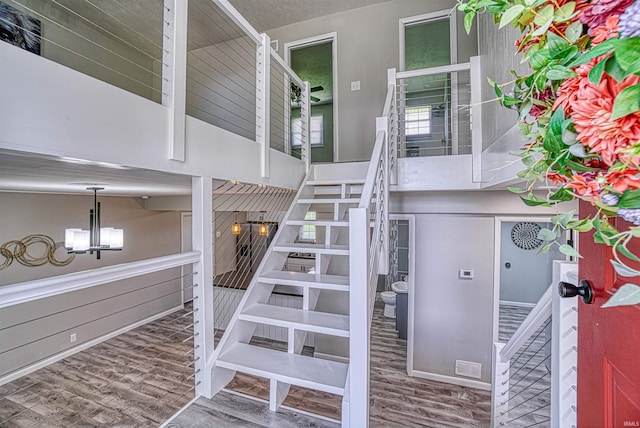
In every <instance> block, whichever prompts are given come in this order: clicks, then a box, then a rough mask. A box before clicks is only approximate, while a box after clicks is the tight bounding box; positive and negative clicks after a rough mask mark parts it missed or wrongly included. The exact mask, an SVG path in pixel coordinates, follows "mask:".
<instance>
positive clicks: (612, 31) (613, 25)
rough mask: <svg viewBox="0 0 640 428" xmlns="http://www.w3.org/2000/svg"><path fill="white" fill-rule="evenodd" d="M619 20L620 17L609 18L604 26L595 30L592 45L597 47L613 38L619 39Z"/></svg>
mask: <svg viewBox="0 0 640 428" xmlns="http://www.w3.org/2000/svg"><path fill="white" fill-rule="evenodd" d="M619 20H620V17H619V16H618V15H616V16H610V17H608V18H607V20H606V21H605V24H604V25H603V26H600V27H598V28H596V29H595V30H593V40H592V41H591V44H592V45H597V44H599V43H602V42H604V41H605V40H609V39H611V38H613V37H618V31H619V30H618V21H619Z"/></svg>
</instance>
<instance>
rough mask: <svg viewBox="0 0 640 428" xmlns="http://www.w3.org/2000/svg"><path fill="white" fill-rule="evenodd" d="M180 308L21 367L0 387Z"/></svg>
mask: <svg viewBox="0 0 640 428" xmlns="http://www.w3.org/2000/svg"><path fill="white" fill-rule="evenodd" d="M182 308H183V305H180V306H176V307H175V308H172V309H169V310H166V311H164V312H161V313H159V314H156V315H153V316H150V317H148V318H145V319H143V320H141V321H138V322H135V323H133V324H129V325H127V326H125V327H122V328H120V329H118V330H115V331H112V332H111V333H109V334H105V335H104V336H100V337H97V338H95V339H91V340H89V341H88V342H84V343H81V344H80V345H78V346H76V347H73V348H70V349H67V350H66V351H63V352H60V353H59V354H55V355H53V356H51V357H47V358H45V359H44V360H40V361H38V362H37V363H34V364H31V365H30V366H27V367H23V368H21V369H20V370H17V371H15V372H11V373H9V374H8V375H6V376H4V377H2V378H0V386H2V385H4V384H5V383H9V382H12V381H14V380H16V379H18V378H21V377H22V376H26V375H28V374H29V373H33V372H35V371H36V370H39V369H41V368H43V367H46V366H48V365H49V364H53V363H55V362H58V361H60V360H63V359H65V358H67V357H70V356H71V355H73V354H76V353H78V352H80V351H84V350H85V349H89V348H91V347H92V346H95V345H97V344H98V343H101V342H104V341H105V340H109V339H111V338H114V337H116V336H118V335H121V334H122V333H126V332H127V331H129V330H133V329H134V328H138V327H140V326H142V325H145V324H147V323H150V322H152V321H155V320H157V319H160V318H162V317H166V316H167V315H170V314H172V313H174V312H175V311H179V310H180V309H182Z"/></svg>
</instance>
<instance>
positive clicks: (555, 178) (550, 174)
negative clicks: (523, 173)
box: [545, 172, 567, 185]
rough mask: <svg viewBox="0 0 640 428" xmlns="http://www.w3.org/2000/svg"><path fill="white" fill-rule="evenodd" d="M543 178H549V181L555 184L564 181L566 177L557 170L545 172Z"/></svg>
mask: <svg viewBox="0 0 640 428" xmlns="http://www.w3.org/2000/svg"><path fill="white" fill-rule="evenodd" d="M545 178H546V179H547V180H551V182H552V183H553V184H554V185H557V184H559V183H566V182H567V177H565V176H564V175H560V174H558V173H557V172H547V173H546V174H545Z"/></svg>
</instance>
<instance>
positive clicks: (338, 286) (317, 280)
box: [258, 270, 349, 291]
mask: <svg viewBox="0 0 640 428" xmlns="http://www.w3.org/2000/svg"><path fill="white" fill-rule="evenodd" d="M258 280H259V281H261V282H266V283H269V284H281V285H293V286H300V287H309V286H311V287H315V288H324V289H330V290H339V291H349V277H347V276H340V275H322V274H313V273H304V272H287V271H282V270H272V271H269V272H266V273H264V274H262V275H260V277H259V278H258Z"/></svg>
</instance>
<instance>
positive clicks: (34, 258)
mask: <svg viewBox="0 0 640 428" xmlns="http://www.w3.org/2000/svg"><path fill="white" fill-rule="evenodd" d="M33 245H42V246H44V248H45V251H43V252H42V254H41V255H34V254H33V252H31V253H30V252H29V247H31V246H33ZM59 248H64V242H55V241H54V240H53V238H51V237H49V236H47V235H38V234H35V235H28V236H25V237H24V238H22V239H20V240H12V241H7V242H5V243H4V244H2V246H0V256H2V257H4V261H3V262H2V263H0V270H3V269H6V268H8V267H9V266H11V263H13V261H14V260H15V261H17V262H18V263H20V264H21V265H23V266H27V267H36V266H42V265H44V264H47V263H50V264H52V265H53V266H57V267H60V266H67V265H68V264H69V263H71V262H72V261H73V259H75V257H76V255H75V254H70V255H69V257H67V258H66V259H65V260H58V259H57V258H56V251H57V250H58V249H59Z"/></svg>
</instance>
